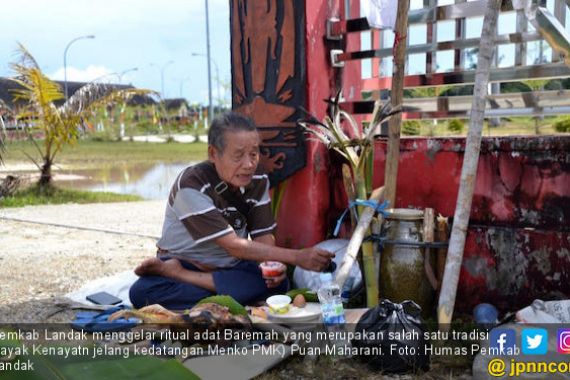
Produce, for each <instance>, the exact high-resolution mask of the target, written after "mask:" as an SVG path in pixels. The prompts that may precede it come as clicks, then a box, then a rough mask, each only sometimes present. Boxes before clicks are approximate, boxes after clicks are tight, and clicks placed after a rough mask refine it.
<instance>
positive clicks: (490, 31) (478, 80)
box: [437, 0, 501, 331]
mask: <svg viewBox="0 0 570 380" xmlns="http://www.w3.org/2000/svg"><path fill="white" fill-rule="evenodd" d="M500 5H501V0H489V1H488V2H487V10H486V11H485V18H484V19H483V32H482V33H481V42H480V43H479V56H478V59H477V70H476V72H475V87H474V90H473V101H472V104H471V116H470V123H469V131H468V133H467V141H466V144H465V155H464V158H463V167H462V169H461V180H460V183H459V194H458V195H457V204H456V206H455V215H454V217H453V227H452V230H451V238H450V240H449V251H448V255H447V260H446V262H445V273H444V275H443V283H442V287H441V294H440V296H439V305H438V312H437V315H438V321H439V328H440V330H443V331H448V329H449V323H450V322H451V319H452V317H453V308H454V307H455V296H456V294H457V284H458V282H459V271H460V269H461V262H462V261H463V249H464V247H465V235H466V233H467V226H468V224H469V215H470V213H471V202H472V200H473V190H474V188H475V179H476V177H477V165H478V163H479V150H480V148H481V134H482V131H483V119H484V115H485V102H486V96H487V84H488V83H489V70H490V65H491V60H492V58H493V53H494V52H495V46H494V43H493V42H494V41H493V36H494V35H495V31H496V30H497V15H498V13H499V7H500Z"/></svg>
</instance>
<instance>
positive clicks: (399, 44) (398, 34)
mask: <svg viewBox="0 0 570 380" xmlns="http://www.w3.org/2000/svg"><path fill="white" fill-rule="evenodd" d="M409 8H410V1H409V0H399V1H398V13H397V16H396V30H395V37H394V48H393V51H394V65H393V70H392V88H391V91H390V98H391V102H392V109H396V107H398V106H400V105H401V104H402V100H403V98H404V75H405V74H406V71H405V66H406V44H407V38H408V9H409ZM401 122H402V115H401V114H400V113H397V114H395V115H394V116H392V117H391V118H390V120H389V122H388V128H389V130H388V148H387V152H386V171H385V175H384V187H385V188H386V195H385V198H386V200H387V201H388V202H389V205H390V207H395V205H396V182H397V180H398V161H399V160H400V124H401Z"/></svg>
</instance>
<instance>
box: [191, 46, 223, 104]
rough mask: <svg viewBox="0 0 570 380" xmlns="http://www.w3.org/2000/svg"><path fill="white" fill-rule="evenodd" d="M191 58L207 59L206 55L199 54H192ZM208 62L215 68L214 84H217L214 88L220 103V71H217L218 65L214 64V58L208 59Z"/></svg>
mask: <svg viewBox="0 0 570 380" xmlns="http://www.w3.org/2000/svg"><path fill="white" fill-rule="evenodd" d="M192 56H193V57H205V58H208V56H207V55H206V54H200V53H192ZM209 60H210V61H212V62H213V63H214V66H216V84H217V86H216V87H218V91H217V93H218V102H221V99H222V97H221V95H220V70H219V67H218V64H217V63H216V60H215V59H214V58H212V57H210V59H209ZM208 75H209V74H208Z"/></svg>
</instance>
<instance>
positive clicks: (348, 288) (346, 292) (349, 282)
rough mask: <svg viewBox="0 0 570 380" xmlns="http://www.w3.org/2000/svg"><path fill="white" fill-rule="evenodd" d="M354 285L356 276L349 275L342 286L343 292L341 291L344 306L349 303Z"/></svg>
mask: <svg viewBox="0 0 570 380" xmlns="http://www.w3.org/2000/svg"><path fill="white" fill-rule="evenodd" d="M353 285H354V277H351V276H348V277H347V279H346V281H345V282H344V285H343V286H342V292H341V293H340V298H341V300H342V304H343V305H344V306H346V305H348V301H350V294H351V292H352V286H353Z"/></svg>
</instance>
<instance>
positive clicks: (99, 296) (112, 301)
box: [85, 292, 123, 305]
mask: <svg viewBox="0 0 570 380" xmlns="http://www.w3.org/2000/svg"><path fill="white" fill-rule="evenodd" d="M85 298H87V300H88V301H91V302H93V303H95V304H97V305H116V304H118V303H121V302H123V300H122V299H120V298H118V297H115V296H114V295H112V294H109V293H107V292H99V293H94V294H90V295H88V296H87V297H85Z"/></svg>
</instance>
